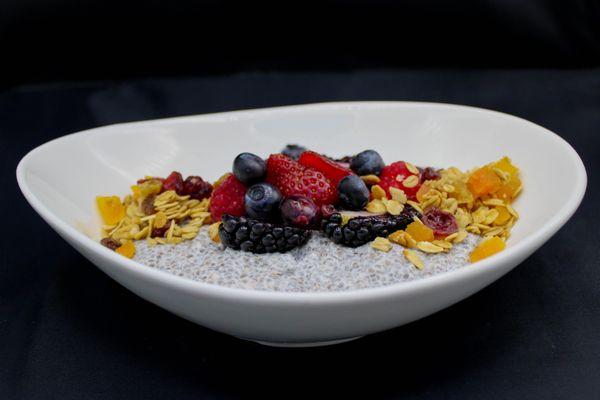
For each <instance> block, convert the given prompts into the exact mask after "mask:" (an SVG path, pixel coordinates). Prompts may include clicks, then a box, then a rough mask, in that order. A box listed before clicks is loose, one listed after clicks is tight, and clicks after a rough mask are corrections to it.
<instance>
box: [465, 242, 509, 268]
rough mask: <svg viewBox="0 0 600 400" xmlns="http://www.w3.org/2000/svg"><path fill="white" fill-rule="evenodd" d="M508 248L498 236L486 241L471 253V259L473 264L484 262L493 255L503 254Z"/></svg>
mask: <svg viewBox="0 0 600 400" xmlns="http://www.w3.org/2000/svg"><path fill="white" fill-rule="evenodd" d="M505 247H506V243H504V240H502V239H500V238H499V237H498V236H492V237H491V238H489V239H485V240H484V241H482V242H481V243H479V245H478V246H477V247H476V248H475V249H474V250H473V251H472V252H471V254H470V255H469V259H470V260H471V262H476V261H479V260H483V259H484V258H487V257H489V256H491V255H494V254H496V253H499V252H501V251H502V250H504V248H505Z"/></svg>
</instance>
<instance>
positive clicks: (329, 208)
mask: <svg viewBox="0 0 600 400" xmlns="http://www.w3.org/2000/svg"><path fill="white" fill-rule="evenodd" d="M337 212H338V210H336V208H335V206H334V205H333V204H326V205H324V206H322V207H321V218H329V217H331V216H332V215H333V214H335V213H337Z"/></svg>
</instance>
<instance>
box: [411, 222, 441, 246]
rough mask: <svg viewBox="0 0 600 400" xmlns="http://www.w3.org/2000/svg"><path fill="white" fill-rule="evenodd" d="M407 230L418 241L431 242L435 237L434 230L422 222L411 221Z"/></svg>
mask: <svg viewBox="0 0 600 400" xmlns="http://www.w3.org/2000/svg"><path fill="white" fill-rule="evenodd" d="M405 231H406V233H408V234H409V235H410V236H411V237H412V238H413V239H415V240H416V241H417V242H430V241H432V240H433V239H435V235H434V233H433V230H432V229H431V228H429V227H428V226H426V225H425V224H423V223H422V222H417V221H415V222H411V223H410V224H409V225H408V226H407V227H406V229H405Z"/></svg>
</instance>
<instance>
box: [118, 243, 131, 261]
mask: <svg viewBox="0 0 600 400" xmlns="http://www.w3.org/2000/svg"><path fill="white" fill-rule="evenodd" d="M115 251H116V252H117V253H119V254H120V255H122V256H124V257H127V258H133V256H134V255H135V245H134V244H133V242H125V243H123V244H122V245H121V246H119V247H117V249H116V250H115Z"/></svg>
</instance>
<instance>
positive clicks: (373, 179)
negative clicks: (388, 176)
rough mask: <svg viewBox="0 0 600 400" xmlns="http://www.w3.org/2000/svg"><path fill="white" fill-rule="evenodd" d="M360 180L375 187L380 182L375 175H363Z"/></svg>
mask: <svg viewBox="0 0 600 400" xmlns="http://www.w3.org/2000/svg"><path fill="white" fill-rule="evenodd" d="M360 179H362V180H363V182H364V183H366V184H367V185H375V184H376V183H379V182H381V179H379V177H378V176H377V175H363V176H361V177H360Z"/></svg>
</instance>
